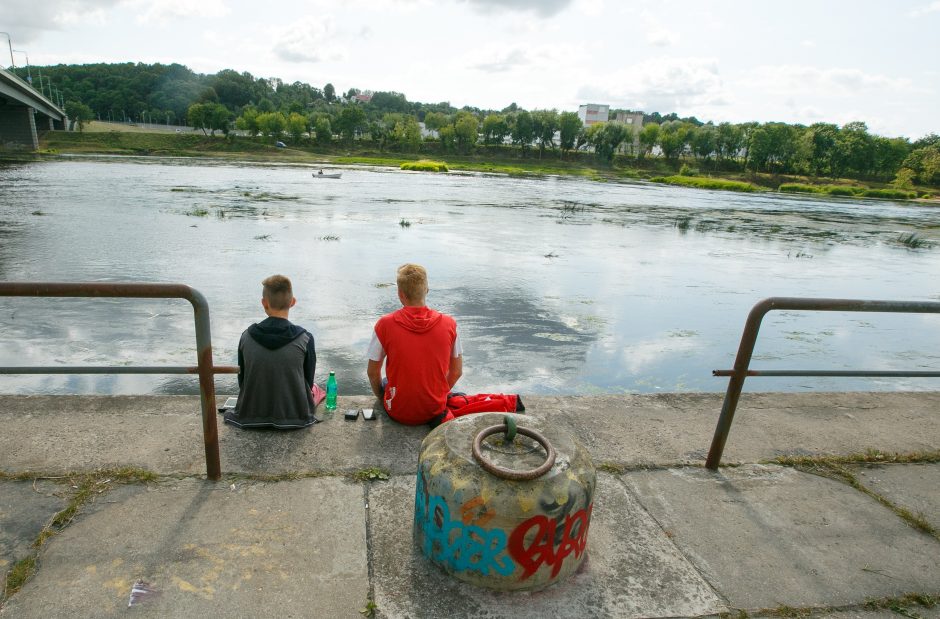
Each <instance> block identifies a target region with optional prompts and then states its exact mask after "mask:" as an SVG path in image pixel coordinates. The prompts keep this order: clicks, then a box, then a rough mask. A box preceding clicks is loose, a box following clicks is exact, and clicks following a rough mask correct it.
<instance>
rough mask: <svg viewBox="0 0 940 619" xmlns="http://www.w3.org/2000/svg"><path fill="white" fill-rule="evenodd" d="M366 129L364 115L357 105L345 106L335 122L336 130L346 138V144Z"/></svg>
mask: <svg viewBox="0 0 940 619" xmlns="http://www.w3.org/2000/svg"><path fill="white" fill-rule="evenodd" d="M365 127H366V113H365V112H363V111H362V108H361V107H359V106H358V105H355V104H353V105H347V106H345V107H344V108H343V111H342V112H340V114H339V118H338V119H337V121H336V128H337V129H338V130H339V132H340V133H341V134H342V135H343V137H344V138H346V141H347V142H352V140H353V138H354V137H355V136H356V134H357V133H360V132H361V131H362V130H363V129H364V128H365Z"/></svg>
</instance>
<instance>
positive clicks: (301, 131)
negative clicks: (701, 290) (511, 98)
mask: <svg viewBox="0 0 940 619" xmlns="http://www.w3.org/2000/svg"><path fill="white" fill-rule="evenodd" d="M37 69H39V70H41V71H42V73H43V75H44V78H45V79H47V80H51V81H52V82H54V83H55V84H56V86H57V89H58V90H59V91H60V92H61V93H62V95H63V96H64V99H65V100H66V101H67V102H68V103H69V105H70V106H71V111H72V112H73V114H72V115H71V116H73V117H77V118H79V119H83V118H84V119H90V118H96V117H97V118H99V119H101V120H114V121H128V120H133V121H142V120H147V119H149V121H150V122H156V123H161V124H162V123H163V122H165V123H166V124H188V125H190V126H193V127H195V128H197V129H202V130H203V131H205V132H206V133H212V134H214V133H215V132H216V131H219V132H221V133H223V134H228V133H229V132H230V131H231V129H233V128H235V129H238V130H240V131H242V132H245V133H247V134H249V135H252V136H268V137H271V138H275V139H289V140H292V141H294V142H296V143H298V144H299V143H302V142H305V141H310V142H314V143H317V144H320V145H326V144H329V143H332V142H333V141H335V140H342V141H345V142H347V143H351V142H353V141H362V142H364V143H366V144H368V145H369V146H371V147H376V148H378V149H379V150H381V151H385V150H392V151H400V152H432V153H462V154H470V153H473V152H477V151H479V150H484V151H486V150H488V151H491V152H492V151H502V152H503V153H505V154H507V155H509V154H513V155H516V156H521V157H530V156H531V157H538V158H544V157H546V156H551V157H556V158H562V159H565V158H571V157H572V156H577V157H594V158H596V159H598V160H599V161H600V162H602V163H604V164H607V165H610V164H612V163H614V162H615V161H619V160H621V159H624V158H626V159H634V160H637V161H638V162H639V161H642V160H644V159H651V158H660V159H663V160H665V161H667V162H669V163H672V164H674V165H676V167H678V165H679V164H680V161H686V162H688V161H694V162H695V164H696V165H697V166H698V167H700V168H701V169H703V170H712V171H753V172H767V173H779V174H805V175H811V176H822V177H849V178H859V179H869V180H881V181H893V182H894V183H895V184H897V185H900V186H910V185H912V184H913V183H922V184H938V183H940V136H937V135H936V134H931V135H928V136H926V137H924V138H921V139H919V140H916V141H913V142H912V141H910V140H909V139H907V138H903V137H896V138H888V137H883V136H879V135H875V134H872V133H870V132H869V130H868V128H867V126H866V125H865V124H864V123H861V122H853V123H848V124H845V125H842V126H838V125H835V124H832V123H815V124H812V125H809V126H805V125H799V124H787V123H779V122H769V123H755V122H746V123H721V124H717V125H716V124H713V123H703V122H702V121H699V120H698V119H696V118H694V117H690V118H680V117H678V116H677V115H676V114H668V115H665V116H664V115H660V114H659V113H658V112H652V113H649V114H645V115H644V119H643V120H644V121H643V126H642V129H639V130H637V128H636V127H634V126H631V125H626V124H622V123H619V122H616V121H611V122H606V123H597V124H594V125H591V126H590V127H584V126H583V125H582V123H581V120H580V119H579V117H578V115H577V113H575V112H570V111H567V112H560V113H559V112H558V111H557V110H547V109H543V110H538V109H537V110H525V109H522V108H520V107H519V106H517V105H516V104H514V103H513V104H511V105H509V106H508V107H506V108H504V109H502V110H481V109H479V108H473V107H464V108H462V109H456V108H455V107H453V106H451V105H450V103H448V102H441V103H433V104H428V103H420V102H413V101H408V100H407V98H406V97H405V95H403V94H401V93H397V92H376V93H372V94H371V98H369V97H363V98H357V97H356V96H357V95H359V94H361V93H360V91H359V90H358V89H355V88H351V89H349V90H348V91H346V92H345V93H337V92H336V89H335V88H334V87H333V85H332V84H326V85H324V86H323V87H322V88H318V87H315V86H311V85H309V84H306V83H302V82H293V83H285V82H283V81H281V80H279V79H277V78H257V77H254V76H252V75H251V74H250V73H247V72H243V73H238V72H236V71H232V70H224V71H220V72H219V73H216V74H211V75H203V74H197V73H194V72H193V71H191V70H190V69H188V68H187V67H185V66H183V65H179V64H170V65H162V64H151V65H148V64H141V63H138V64H134V63H123V64H92V65H57V66H49V67H37ZM67 107H68V106H67ZM618 111H627V112H629V110H612V111H611V116H612V117H616V113H617V112H618ZM419 123H423V124H424V127H425V129H426V130H429V131H430V132H431V133H430V135H427V134H423V133H422V130H421V125H420V124H419Z"/></svg>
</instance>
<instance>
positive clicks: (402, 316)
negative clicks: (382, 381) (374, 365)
mask: <svg viewBox="0 0 940 619" xmlns="http://www.w3.org/2000/svg"><path fill="white" fill-rule="evenodd" d="M375 333H376V335H377V336H378V338H379V342H381V344H382V348H384V349H385V355H386V362H385V375H386V377H387V378H388V384H387V385H386V386H385V397H384V403H385V410H386V411H388V414H389V416H391V418H392V419H394V420H395V421H398V422H400V423H404V424H408V425H420V424H423V423H427V422H428V421H430V420H431V419H432V418H434V417H435V416H437V415H439V414H440V413H442V412H443V411H444V409H445V408H446V407H447V393H448V392H449V391H450V385H448V384H447V372H448V370H449V369H450V359H451V356H452V355H453V351H454V341H455V340H456V339H457V323H456V322H455V321H454V319H453V318H451V317H450V316H448V315H446V314H441V313H440V312H436V311H434V310H432V309H430V308H429V307H403V308H401V309H400V310H398V311H396V312H392V313H391V314H386V315H385V316H382V318H380V319H379V321H378V322H377V323H375Z"/></svg>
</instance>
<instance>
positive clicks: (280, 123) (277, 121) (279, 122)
mask: <svg viewBox="0 0 940 619" xmlns="http://www.w3.org/2000/svg"><path fill="white" fill-rule="evenodd" d="M286 128H287V119H286V118H285V117H284V115H283V114H281V113H280V112H264V113H262V114H258V129H259V130H260V131H261V133H262V134H263V135H267V136H270V137H272V138H274V139H275V140H278V139H280V137H281V135H282V134H283V133H284V130H285V129H286Z"/></svg>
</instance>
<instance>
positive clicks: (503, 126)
mask: <svg viewBox="0 0 940 619" xmlns="http://www.w3.org/2000/svg"><path fill="white" fill-rule="evenodd" d="M508 133H509V125H508V124H507V123H506V117H505V116H503V115H502V114H487V115H486V117H485V118H484V119H483V143H484V144H487V145H489V144H495V145H496V146H499V145H500V144H502V143H503V140H504V139H505V138H506V135H507V134H508Z"/></svg>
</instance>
